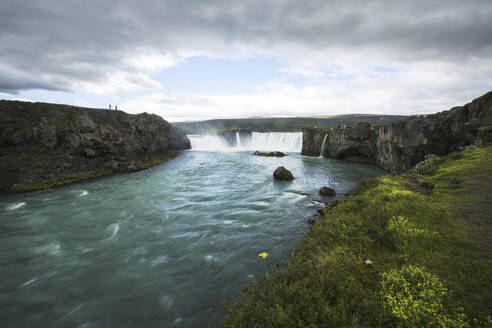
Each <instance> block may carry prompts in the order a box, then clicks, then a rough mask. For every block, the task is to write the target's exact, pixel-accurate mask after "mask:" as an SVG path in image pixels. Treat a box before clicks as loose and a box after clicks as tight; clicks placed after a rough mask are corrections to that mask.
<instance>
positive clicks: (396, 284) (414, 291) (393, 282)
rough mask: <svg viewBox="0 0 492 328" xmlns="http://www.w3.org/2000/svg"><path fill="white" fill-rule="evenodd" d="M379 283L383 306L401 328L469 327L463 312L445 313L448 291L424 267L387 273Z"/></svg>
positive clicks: (394, 270)
mask: <svg viewBox="0 0 492 328" xmlns="http://www.w3.org/2000/svg"><path fill="white" fill-rule="evenodd" d="M380 284H381V292H380V296H381V298H382V303H383V307H384V308H385V309H386V310H387V311H390V312H391V313H392V314H393V315H394V316H395V317H396V318H397V319H398V327H402V328H403V327H405V328H406V327H408V328H411V327H412V328H414V327H469V326H468V324H467V322H466V316H465V314H464V313H463V310H462V309H457V311H455V312H456V313H449V312H447V311H446V309H447V308H446V307H445V306H444V302H445V298H446V296H447V295H448V290H447V288H446V287H444V285H443V284H442V282H441V281H440V280H439V278H438V277H437V276H435V275H433V274H431V273H429V272H426V271H425V270H424V269H423V268H422V267H419V266H416V265H407V266H404V267H403V268H402V269H400V270H398V269H393V270H390V271H387V272H384V273H382V274H381V281H380Z"/></svg>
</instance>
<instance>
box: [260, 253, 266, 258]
mask: <svg viewBox="0 0 492 328" xmlns="http://www.w3.org/2000/svg"><path fill="white" fill-rule="evenodd" d="M258 256H261V257H263V258H265V257H267V256H268V253H266V252H263V253H260V254H258Z"/></svg>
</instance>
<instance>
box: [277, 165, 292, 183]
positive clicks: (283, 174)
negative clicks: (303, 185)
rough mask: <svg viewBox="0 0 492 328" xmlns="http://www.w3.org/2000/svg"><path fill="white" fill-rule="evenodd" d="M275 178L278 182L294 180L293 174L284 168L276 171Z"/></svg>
mask: <svg viewBox="0 0 492 328" xmlns="http://www.w3.org/2000/svg"><path fill="white" fill-rule="evenodd" d="M273 177H274V178H275V179H277V180H284V181H290V180H294V176H293V175H292V173H291V172H290V171H289V170H287V169H286V168H285V167H283V166H280V167H277V168H276V169H275V171H274V172H273Z"/></svg>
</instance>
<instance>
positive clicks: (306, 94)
mask: <svg viewBox="0 0 492 328" xmlns="http://www.w3.org/2000/svg"><path fill="white" fill-rule="evenodd" d="M477 65H479V66H481V67H483V70H481V71H477V70H475V69H474V67H476V66H477ZM455 70H456V67H455V66H454V65H452V64H442V63H440V62H426V63H421V64H418V65H414V66H413V67H412V68H411V69H408V70H396V71H391V72H383V73H380V72H374V71H367V72H358V74H357V77H356V78H354V79H348V80H337V79H329V78H325V79H321V80H320V79H318V80H316V83H313V84H311V85H302V86H298V85H293V84H287V83H278V82H270V83H267V84H265V85H263V86H261V87H259V88H258V89H257V90H256V91H255V92H253V93H249V94H236V95H226V96H218V95H199V94H195V95H188V96H176V95H170V94H165V93H162V92H159V93H154V94H151V95H146V96H142V97H139V98H136V99H133V100H131V101H128V102H126V103H124V104H122V105H121V106H120V107H121V108H123V110H125V111H128V112H131V113H140V112H142V111H147V112H150V113H154V114H158V115H161V116H163V117H164V118H166V119H168V120H170V121H186V120H204V119H210V118H240V117H252V116H263V117H286V116H299V115H302V116H319V115H339V114H346V113H359V114H387V113H391V114H423V113H432V112H437V111H442V110H446V109H449V108H451V107H453V106H456V105H460V104H464V103H465V102H468V101H470V100H471V99H473V98H475V97H477V96H480V95H481V94H482V93H485V92H486V91H487V87H486V86H484V85H481V84H480V83H477V81H482V80H483V79H484V78H486V77H487V76H492V65H490V64H484V63H481V62H471V63H469V64H468V65H463V66H462V67H461V71H459V72H456V71H455ZM300 113H301V114H300Z"/></svg>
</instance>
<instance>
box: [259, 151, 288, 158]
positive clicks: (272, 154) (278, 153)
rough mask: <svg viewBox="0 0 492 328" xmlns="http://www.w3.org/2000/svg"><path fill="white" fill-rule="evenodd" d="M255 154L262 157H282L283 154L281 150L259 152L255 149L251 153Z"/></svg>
mask: <svg viewBox="0 0 492 328" xmlns="http://www.w3.org/2000/svg"><path fill="white" fill-rule="evenodd" d="M253 155H255V156H263V157H284V156H285V154H284V153H282V152H281V151H271V152H259V151H255V152H254V153H253Z"/></svg>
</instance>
